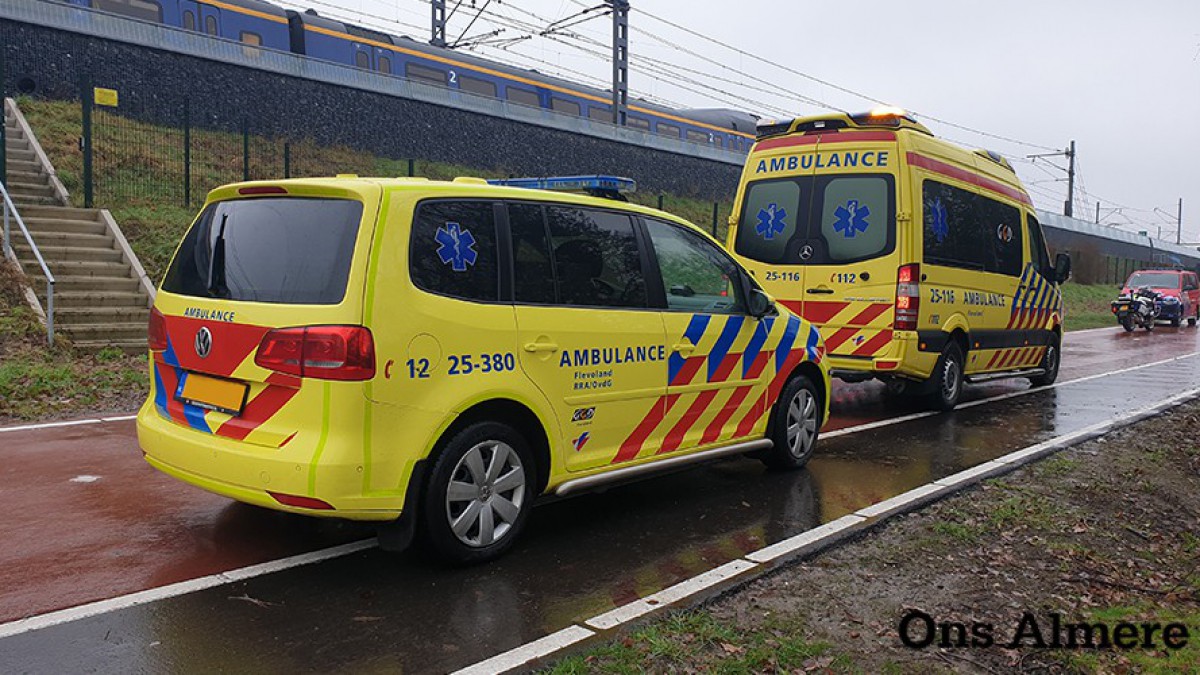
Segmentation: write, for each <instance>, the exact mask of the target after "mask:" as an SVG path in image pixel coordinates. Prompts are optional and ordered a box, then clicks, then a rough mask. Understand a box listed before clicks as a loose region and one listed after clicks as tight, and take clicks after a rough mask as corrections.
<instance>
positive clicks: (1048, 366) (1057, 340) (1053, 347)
mask: <svg viewBox="0 0 1200 675" xmlns="http://www.w3.org/2000/svg"><path fill="white" fill-rule="evenodd" d="M1060 361H1062V338H1061V337H1060V336H1059V334H1058V333H1054V334H1053V335H1051V336H1050V344H1048V345H1046V353H1045V354H1043V355H1042V362H1041V363H1040V364H1038V365H1039V367H1040V368H1041V369H1042V370H1044V371H1046V372H1045V373H1043V374H1041V375H1037V376H1035V377H1031V378H1029V382H1030V384H1032V385H1033V386H1035V387H1048V386H1050V385H1052V384H1054V381H1055V380H1057V379H1058V366H1059V362H1060Z"/></svg>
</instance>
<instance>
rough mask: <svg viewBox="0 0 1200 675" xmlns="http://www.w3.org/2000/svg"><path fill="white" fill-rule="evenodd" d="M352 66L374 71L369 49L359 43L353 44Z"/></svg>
mask: <svg viewBox="0 0 1200 675" xmlns="http://www.w3.org/2000/svg"><path fill="white" fill-rule="evenodd" d="M354 65H355V67H357V68H362V69H363V70H375V64H374V59H372V58H371V47H369V46H368V45H364V44H362V43H359V42H355V43H354Z"/></svg>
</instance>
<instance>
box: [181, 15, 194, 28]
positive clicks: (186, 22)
mask: <svg viewBox="0 0 1200 675" xmlns="http://www.w3.org/2000/svg"><path fill="white" fill-rule="evenodd" d="M183 28H184V30H196V15H195V14H193V13H191V12H184V13H183Z"/></svg>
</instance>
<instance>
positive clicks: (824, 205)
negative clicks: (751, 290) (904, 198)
mask: <svg viewBox="0 0 1200 675" xmlns="http://www.w3.org/2000/svg"><path fill="white" fill-rule="evenodd" d="M744 202H745V203H744V204H743V207H742V214H741V220H740V223H739V225H738V231H737V239H736V241H735V242H734V249H735V250H736V251H737V253H738V254H739V255H743V256H745V257H747V258H750V259H751V260H757V261H758V262H763V263H768V264H775V265H836V264H844V263H850V262H857V261H860V260H869V259H872V258H877V257H879V256H882V255H886V254H888V253H891V252H892V251H893V250H894V249H895V246H896V189H895V181H894V178H893V177H892V176H891V175H889V174H855V175H846V176H816V177H814V176H801V177H798V178H783V179H776V180H763V181H758V182H755V183H751V184H750V185H749V186H748V188H747V189H746V197H745V200H744Z"/></svg>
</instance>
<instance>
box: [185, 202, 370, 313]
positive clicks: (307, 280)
mask: <svg viewBox="0 0 1200 675" xmlns="http://www.w3.org/2000/svg"><path fill="white" fill-rule="evenodd" d="M362 210H363V206H362V203H361V202H357V201H352V200H347V199H304V198H295V197H289V198H276V197H272V198H258V199H237V200H231V201H224V202H217V203H215V204H210V205H209V206H208V207H206V208H205V209H204V211H203V212H202V213H201V214H200V217H199V218H198V219H197V220H196V223H195V224H194V225H193V226H192V229H191V230H190V231H189V232H188V234H187V236H186V237H185V238H184V240H183V243H182V244H181V245H180V247H179V252H178V253H176V254H175V260H174V261H173V262H172V263H171V267H170V269H169V270H167V276H166V278H165V279H164V280H163V286H162V288H163V290H164V291H166V292H168V293H176V294H179V295H188V296H193V297H200V298H210V297H215V298H225V299H228V300H243V301H253V302H271V303H282V304H298V305H335V304H337V303H339V302H341V300H342V297H343V296H344V295H345V294H346V281H347V278H348V276H349V273H350V261H351V258H352V257H353V256H354V242H355V239H356V238H357V236H358V226H359V222H360V221H361V220H362Z"/></svg>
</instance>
